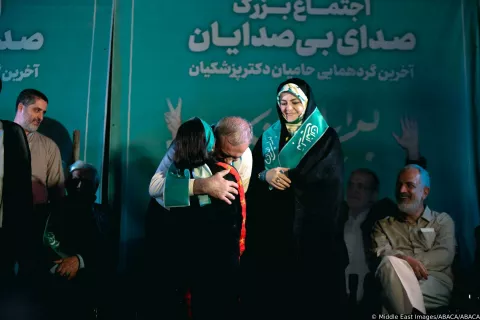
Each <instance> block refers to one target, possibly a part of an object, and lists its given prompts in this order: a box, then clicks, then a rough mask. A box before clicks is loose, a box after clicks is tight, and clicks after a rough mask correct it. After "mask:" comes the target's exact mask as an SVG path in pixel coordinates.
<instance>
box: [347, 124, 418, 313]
mask: <svg viewBox="0 0 480 320" xmlns="http://www.w3.org/2000/svg"><path fill="white" fill-rule="evenodd" d="M401 126H402V136H401V137H399V136H397V135H395V134H393V136H394V138H395V140H396V141H397V143H398V145H399V146H400V147H402V149H404V150H405V154H406V164H407V165H408V164H418V165H420V166H421V167H423V168H425V169H426V159H425V158H424V157H421V156H420V152H419V144H418V130H417V123H416V122H415V121H412V120H409V119H402V120H401ZM379 188H380V181H379V179H378V177H377V175H376V174H375V172H373V171H372V170H370V169H366V168H359V169H356V170H354V171H353V172H352V173H351V174H350V177H349V180H348V186H347V190H346V191H347V192H346V201H345V202H343V204H342V208H341V218H340V219H341V225H342V226H343V241H345V244H346V246H347V250H348V258H349V263H348V266H347V268H346V269H345V278H346V279H345V280H346V288H347V294H348V295H349V296H350V305H349V308H350V309H351V310H350V311H351V312H352V313H353V314H355V315H357V314H358V309H357V307H356V306H357V303H359V305H360V306H361V309H362V310H363V311H364V312H365V314H367V315H368V316H370V315H371V314H372V312H374V311H375V310H372V308H375V305H377V302H378V297H377V291H376V290H375V283H374V281H373V280H374V279H373V277H372V276H371V273H370V268H369V264H368V261H369V259H368V253H369V252H370V251H371V231H372V228H373V225H374V224H375V222H376V221H377V220H379V219H382V218H384V217H386V216H388V215H393V214H394V213H395V212H396V210H397V207H396V205H395V203H394V202H393V201H392V200H390V199H389V198H384V199H382V200H380V201H377V198H378V192H379ZM352 295H355V296H352Z"/></svg>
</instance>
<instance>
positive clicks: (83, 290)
mask: <svg viewBox="0 0 480 320" xmlns="http://www.w3.org/2000/svg"><path fill="white" fill-rule="evenodd" d="M99 182H100V179H99V176H98V173H97V170H96V169H95V168H94V167H93V166H91V165H89V164H86V163H84V162H82V161H77V162H75V163H74V164H73V165H72V166H71V167H70V173H69V176H68V177H67V180H66V181H65V186H66V189H67V192H68V195H67V196H66V197H65V198H64V199H63V201H62V202H61V203H60V204H59V206H58V207H56V208H55V210H53V212H52V214H51V216H50V217H49V219H48V222H47V228H46V232H45V234H44V243H45V245H46V246H47V248H48V251H49V256H50V263H49V265H48V267H49V268H51V269H50V272H51V273H52V274H53V275H54V277H53V278H52V281H53V285H52V289H53V290H56V292H59V291H58V290H59V289H63V290H69V292H70V293H69V294H66V295H62V297H58V295H57V297H58V298H56V301H55V304H56V306H55V308H58V307H59V306H61V307H65V308H66V309H65V310H68V307H69V306H70V307H72V306H73V304H75V305H76V306H75V309H72V310H77V311H76V314H77V315H78V317H79V319H80V318H81V317H82V316H85V314H82V312H79V311H80V310H82V311H83V310H85V309H87V306H88V309H87V310H85V311H91V310H93V306H92V303H93V301H92V300H91V299H92V298H93V295H94V293H98V290H99V289H101V287H100V286H101V284H100V281H101V280H102V279H103V278H104V277H103V276H104V275H105V273H107V272H108V270H105V269H106V268H107V267H106V266H108V265H109V262H110V261H109V260H108V258H107V257H106V255H107V254H108V251H109V250H108V249H107V248H106V245H107V238H106V234H107V222H106V221H107V220H106V218H107V217H106V215H105V214H104V213H103V212H102V211H101V210H99V208H98V206H99V205H98V204H96V203H95V200H96V196H95V193H96V191H97V189H98V186H99ZM64 298H65V300H64ZM58 299H60V300H64V301H62V302H63V303H59V301H58ZM79 308H81V309H79ZM57 312H58V310H57Z"/></svg>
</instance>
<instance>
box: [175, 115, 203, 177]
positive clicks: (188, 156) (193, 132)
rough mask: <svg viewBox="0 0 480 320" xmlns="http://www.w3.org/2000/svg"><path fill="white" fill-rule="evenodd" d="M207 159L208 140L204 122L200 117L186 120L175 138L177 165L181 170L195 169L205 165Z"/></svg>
mask: <svg viewBox="0 0 480 320" xmlns="http://www.w3.org/2000/svg"><path fill="white" fill-rule="evenodd" d="M207 160H208V152H207V141H206V138H205V129H204V127H203V124H202V122H201V121H200V119H198V118H193V119H191V120H188V121H186V122H184V123H183V124H182V125H181V126H180V128H178V132H177V136H176V138H175V154H174V156H173V161H174V162H175V166H176V167H177V168H178V169H181V170H184V169H193V168H196V167H200V166H202V165H204V164H205V163H206V162H207Z"/></svg>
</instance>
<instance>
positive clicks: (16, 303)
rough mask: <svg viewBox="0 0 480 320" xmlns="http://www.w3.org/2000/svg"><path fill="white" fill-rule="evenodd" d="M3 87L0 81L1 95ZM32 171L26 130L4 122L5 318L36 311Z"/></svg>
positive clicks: (0, 174) (1, 253)
mask: <svg viewBox="0 0 480 320" xmlns="http://www.w3.org/2000/svg"><path fill="white" fill-rule="evenodd" d="M1 88H2V82H1V80H0V92H1ZM31 172H32V171H31V160H30V150H29V147H28V142H27V137H26V136H25V131H24V130H23V129H22V127H20V126H19V125H17V124H16V123H14V122H11V121H7V120H0V318H1V319H10V318H9V316H14V317H15V319H21V318H22V315H21V314H19V313H18V311H20V310H22V313H24V314H25V315H26V313H28V312H32V310H31V308H30V307H31V306H32V304H31V302H32V299H31V298H32V296H31V293H33V291H31V289H33V288H34V285H35V282H36V281H38V280H39V279H38V277H37V276H38V273H36V271H38V261H39V260H38V251H39V248H41V244H42V241H41V240H42V237H41V234H40V233H38V232H36V231H35V230H34V215H33V195H32V182H31V179H32V173H31ZM15 264H18V269H17V272H16V273H15ZM26 316H29V315H26ZM31 319H33V318H31Z"/></svg>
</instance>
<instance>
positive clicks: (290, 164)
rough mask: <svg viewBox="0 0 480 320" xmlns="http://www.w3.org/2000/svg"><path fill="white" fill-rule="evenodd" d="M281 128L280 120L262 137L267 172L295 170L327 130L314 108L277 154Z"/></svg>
mask: <svg viewBox="0 0 480 320" xmlns="http://www.w3.org/2000/svg"><path fill="white" fill-rule="evenodd" d="M281 126H282V125H281V123H280V120H279V121H277V122H275V123H274V124H273V125H272V126H271V127H270V128H268V129H267V130H266V131H265V132H264V133H263V136H262V153H263V159H264V163H265V169H267V170H270V169H273V168H277V167H284V168H289V169H293V168H295V167H296V166H297V165H298V164H299V163H300V161H301V160H302V159H303V157H304V156H305V155H306V154H307V153H308V151H310V149H311V148H312V147H313V146H314V145H315V143H317V142H318V140H320V138H321V137H322V136H323V135H324V134H325V132H326V131H327V129H328V124H327V122H326V121H325V119H324V118H323V116H322V114H321V113H320V111H319V110H318V109H317V108H315V111H314V112H313V113H312V114H310V116H309V117H308V118H307V119H305V120H304V121H303V124H302V125H301V126H300V128H298V129H297V131H296V132H295V134H294V135H293V137H292V138H291V139H290V140H289V141H288V142H287V143H286V144H285V146H284V147H283V148H282V150H281V151H280V152H279V143H280V133H281Z"/></svg>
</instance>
